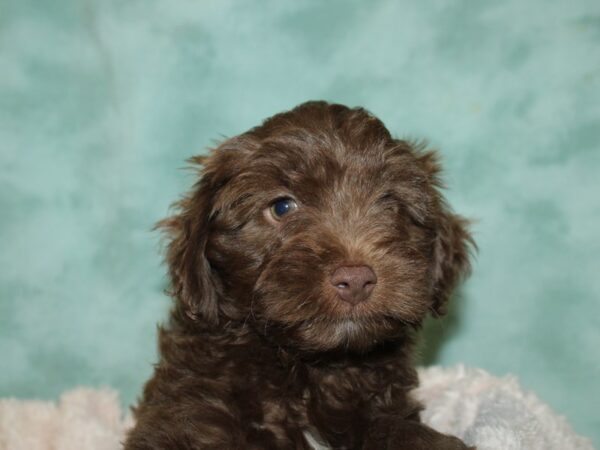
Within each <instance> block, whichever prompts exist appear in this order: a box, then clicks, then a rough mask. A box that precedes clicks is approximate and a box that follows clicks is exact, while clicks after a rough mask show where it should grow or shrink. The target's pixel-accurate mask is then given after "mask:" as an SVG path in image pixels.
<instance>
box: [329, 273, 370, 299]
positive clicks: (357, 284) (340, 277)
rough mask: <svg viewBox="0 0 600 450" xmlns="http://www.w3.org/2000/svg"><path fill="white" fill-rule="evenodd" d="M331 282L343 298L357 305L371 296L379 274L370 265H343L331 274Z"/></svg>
mask: <svg viewBox="0 0 600 450" xmlns="http://www.w3.org/2000/svg"><path fill="white" fill-rule="evenodd" d="M331 284H332V285H333V286H334V287H335V289H336V291H337V293H338V295H339V296H340V298H341V299H342V300H344V301H345V302H348V303H351V304H353V305H356V304H358V303H360V302H363V301H365V300H366V299H367V298H369V295H371V292H373V289H374V288H375V285H376V284H377V276H375V272H373V269H371V268H370V267H369V266H342V267H338V268H337V269H336V270H335V272H333V275H331Z"/></svg>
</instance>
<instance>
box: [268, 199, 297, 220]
mask: <svg viewBox="0 0 600 450" xmlns="http://www.w3.org/2000/svg"><path fill="white" fill-rule="evenodd" d="M297 208H298V204H297V203H296V201H295V200H294V199H292V198H290V197H282V198H279V199H277V200H275V201H274V202H273V204H272V205H271V208H269V212H270V213H271V216H272V217H273V219H275V220H280V219H281V218H282V217H283V216H285V215H286V214H289V213H291V212H293V211H294V210H296V209H297Z"/></svg>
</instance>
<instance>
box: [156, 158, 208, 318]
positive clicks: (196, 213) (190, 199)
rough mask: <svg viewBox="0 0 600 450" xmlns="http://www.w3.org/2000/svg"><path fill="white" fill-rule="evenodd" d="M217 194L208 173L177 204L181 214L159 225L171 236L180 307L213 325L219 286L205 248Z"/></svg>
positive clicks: (171, 258)
mask: <svg viewBox="0 0 600 450" xmlns="http://www.w3.org/2000/svg"><path fill="white" fill-rule="evenodd" d="M192 162H193V161H192ZM214 194H215V191H214V189H213V187H212V186H211V183H210V179H209V177H208V176H206V175H205V176H204V177H203V178H202V179H201V180H200V181H199V182H198V183H197V184H196V186H195V189H194V190H193V191H192V192H191V193H190V194H188V196H186V197H185V198H183V199H182V200H180V201H179V202H177V203H175V204H174V205H173V206H174V207H175V208H176V209H177V210H178V213H177V214H175V215H174V216H172V217H170V218H167V219H165V220H162V221H161V222H159V223H158V225H157V227H158V228H162V229H163V230H164V231H165V232H166V233H167V236H168V237H169V238H170V242H169V244H168V248H167V255H166V261H167V264H168V266H169V275H170V276H171V292H170V294H171V296H172V297H173V298H175V299H176V301H177V305H176V306H177V307H178V308H181V309H182V310H183V312H185V314H187V315H188V316H189V317H191V318H192V319H197V318H198V316H201V317H202V318H203V319H205V321H207V322H209V323H213V324H214V323H217V321H218V305H217V286H215V284H214V283H215V277H213V276H211V267H210V263H209V262H208V260H207V259H206V256H205V248H206V242H207V240H208V235H209V233H210V229H209V228H210V221H211V215H212V214H211V210H212V202H213V196H214Z"/></svg>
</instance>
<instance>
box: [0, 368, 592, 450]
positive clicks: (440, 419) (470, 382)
mask: <svg viewBox="0 0 600 450" xmlns="http://www.w3.org/2000/svg"><path fill="white" fill-rule="evenodd" d="M420 376H421V384H422V386H421V387H420V388H419V389H418V391H417V392H416V395H417V396H418V397H419V398H420V399H421V400H422V401H423V402H424V403H425V405H426V409H425V412H424V414H423V419H424V420H425V422H426V423H428V424H430V425H431V426H433V427H435V428H437V429H438V430H440V431H444V432H447V433H452V434H455V435H457V436H459V437H461V438H463V439H464V440H465V441H466V442H467V443H470V444H475V445H477V448H478V449H479V450H538V449H539V450H542V449H543V450H593V446H592V444H591V442H590V441H589V440H587V439H585V438H582V437H580V436H577V435H576V434H575V433H574V432H573V430H572V429H571V427H570V426H569V425H568V424H567V422H566V421H565V420H564V419H563V418H562V417H560V416H558V415H557V414H556V413H554V412H553V411H552V410H551V409H550V408H549V407H548V406H546V405H545V404H543V403H542V402H541V401H540V400H539V399H538V398H537V397H536V396H535V395H533V394H531V393H527V392H524V391H523V390H522V389H521V388H520V387H519V384H518V383H517V381H516V380H515V379H514V378H510V377H509V378H502V379H500V378H495V377H493V376H491V375H489V374H488V373H486V372H484V371H482V370H478V369H466V368H464V367H462V366H458V367H455V368H450V369H443V368H439V367H434V368H429V369H423V370H421V372H420ZM132 423H133V422H132V419H131V417H130V416H129V415H128V414H127V415H126V414H125V413H124V412H123V411H122V410H121V407H120V405H119V399H118V396H117V394H116V393H115V392H114V391H112V390H108V389H105V390H94V389H86V388H78V389H74V390H71V391H68V392H66V393H64V394H63V395H62V396H61V398H60V400H59V401H58V403H57V404H54V403H50V402H43V401H31V400H26V401H23V400H15V399H5V400H0V450H116V449H119V448H120V447H121V445H120V442H121V441H122V439H123V436H124V433H125V431H126V430H127V428H128V427H130V426H131V425H132ZM315 447H316V448H318V449H321V448H323V447H320V446H318V444H315Z"/></svg>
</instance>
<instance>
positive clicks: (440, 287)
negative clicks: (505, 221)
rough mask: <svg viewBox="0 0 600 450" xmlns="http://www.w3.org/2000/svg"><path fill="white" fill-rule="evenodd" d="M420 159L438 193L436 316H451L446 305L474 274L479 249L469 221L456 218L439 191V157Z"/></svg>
mask: <svg viewBox="0 0 600 450" xmlns="http://www.w3.org/2000/svg"><path fill="white" fill-rule="evenodd" d="M417 151H418V152H419V150H417ZM417 155H418V160H419V162H420V164H421V167H422V168H423V169H425V172H426V173H427V175H428V176H429V179H430V183H431V185H432V186H433V189H434V194H433V195H434V204H435V209H436V211H435V213H434V215H435V218H434V222H435V223H434V229H435V238H434V243H433V265H432V270H431V276H432V295H433V311H434V312H435V314H436V315H443V314H445V313H446V312H447V310H446V305H447V302H448V299H449V298H450V296H451V295H452V291H453V290H454V288H455V287H456V285H457V284H458V282H459V281H460V280H461V279H462V278H464V277H465V276H467V275H468V274H469V272H470V269H471V265H470V261H469V259H470V255H471V249H476V245H475V242H474V241H473V238H472V237H471V234H470V233H469V221H468V220H467V219H465V218H464V217H461V216H459V215H457V214H454V213H453V212H452V211H451V210H450V208H449V207H448V205H447V204H446V202H445V200H444V198H443V197H442V195H441V193H440V191H439V189H440V188H442V187H443V185H442V183H441V181H440V179H439V173H440V171H441V167H440V164H439V162H438V157H437V153H435V152H433V151H425V152H421V153H420V154H419V153H418V154H417Z"/></svg>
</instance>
